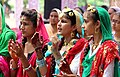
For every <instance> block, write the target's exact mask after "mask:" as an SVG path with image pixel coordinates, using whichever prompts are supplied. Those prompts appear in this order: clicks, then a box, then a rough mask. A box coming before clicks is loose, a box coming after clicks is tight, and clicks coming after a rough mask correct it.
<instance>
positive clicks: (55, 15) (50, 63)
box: [45, 8, 61, 77]
mask: <svg viewBox="0 0 120 77" xmlns="http://www.w3.org/2000/svg"><path fill="white" fill-rule="evenodd" d="M60 13H61V11H60V10H59V9H57V8H53V9H52V10H51V12H50V16H49V24H45V27H46V30H47V33H48V35H49V38H51V37H52V36H54V35H57V23H58V21H59V14H60ZM58 37H60V36H58ZM50 48H51V42H49V43H48V50H47V52H46V53H45V58H46V64H47V69H48V71H47V74H46V77H52V74H53V73H58V72H59V71H58V70H57V69H56V70H55V68H57V66H56V64H55V59H54V57H53V55H52V53H51V51H50ZM55 66H56V67H55Z"/></svg>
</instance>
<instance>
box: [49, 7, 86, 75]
mask: <svg viewBox="0 0 120 77" xmlns="http://www.w3.org/2000/svg"><path fill="white" fill-rule="evenodd" d="M81 20H82V16H81V17H80V13H79V12H77V11H75V10H72V9H70V8H64V9H63V10H62V13H61V14H60V21H59V22H58V25H57V29H58V31H57V33H58V34H60V35H62V36H63V38H62V39H61V41H59V40H57V39H56V37H52V39H51V41H52V49H51V51H52V53H53V55H54V57H55V59H56V63H57V64H58V65H59V69H60V73H61V74H64V73H66V74H75V75H77V73H78V71H79V69H78V68H79V58H80V53H81V51H83V50H84V47H85V46H86V44H87V41H86V40H85V39H84V38H82V37H79V38H78V35H77V34H81V31H82V30H81V24H82V22H81ZM78 28H79V29H80V30H79V31H80V32H78ZM55 40H57V41H55ZM57 76H61V75H57Z"/></svg>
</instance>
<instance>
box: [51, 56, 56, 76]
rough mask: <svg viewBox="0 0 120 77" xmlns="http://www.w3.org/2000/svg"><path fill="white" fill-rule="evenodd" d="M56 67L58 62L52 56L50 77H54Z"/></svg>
mask: <svg viewBox="0 0 120 77" xmlns="http://www.w3.org/2000/svg"><path fill="white" fill-rule="evenodd" d="M55 65H56V62H55V58H54V56H53V55H51V71H50V72H51V74H50V75H51V76H50V77H54V76H53V75H52V74H54V73H55Z"/></svg>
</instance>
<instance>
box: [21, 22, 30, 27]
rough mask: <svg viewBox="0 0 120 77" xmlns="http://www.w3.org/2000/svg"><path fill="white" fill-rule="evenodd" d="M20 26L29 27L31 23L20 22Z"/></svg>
mask: <svg viewBox="0 0 120 77" xmlns="http://www.w3.org/2000/svg"><path fill="white" fill-rule="evenodd" d="M20 25H24V26H28V25H29V23H27V22H20Z"/></svg>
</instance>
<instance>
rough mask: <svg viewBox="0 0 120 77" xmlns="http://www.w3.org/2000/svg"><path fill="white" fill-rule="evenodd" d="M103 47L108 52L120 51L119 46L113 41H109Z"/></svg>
mask: <svg viewBox="0 0 120 77" xmlns="http://www.w3.org/2000/svg"><path fill="white" fill-rule="evenodd" d="M102 46H103V47H104V48H105V49H107V50H108V51H116V50H118V45H117V43H116V42H115V41H113V40H107V41H105V42H104V43H103V44H102Z"/></svg>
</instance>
